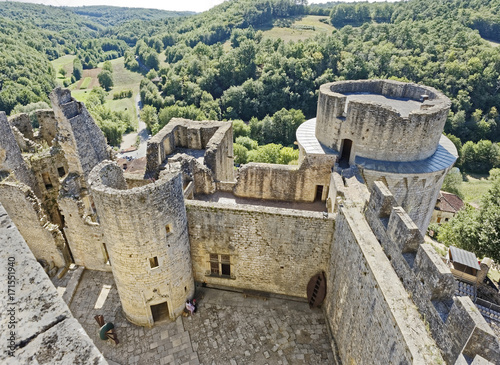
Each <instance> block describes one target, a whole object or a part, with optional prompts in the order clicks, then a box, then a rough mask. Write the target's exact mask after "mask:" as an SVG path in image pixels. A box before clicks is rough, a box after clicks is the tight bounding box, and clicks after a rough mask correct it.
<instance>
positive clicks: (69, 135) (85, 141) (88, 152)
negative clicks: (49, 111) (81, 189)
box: [50, 88, 112, 180]
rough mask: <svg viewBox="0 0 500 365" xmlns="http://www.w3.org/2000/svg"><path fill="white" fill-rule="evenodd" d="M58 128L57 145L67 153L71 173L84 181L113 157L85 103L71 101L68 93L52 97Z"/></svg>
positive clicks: (60, 91) (62, 91)
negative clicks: (95, 169) (79, 176)
mask: <svg viewBox="0 0 500 365" xmlns="http://www.w3.org/2000/svg"><path fill="white" fill-rule="evenodd" d="M50 100H51V102H52V106H53V108H54V115H55V117H56V119H57V125H58V142H59V143H60V145H61V147H62V148H63V150H64V153H65V156H66V159H67V161H68V168H69V172H74V173H78V174H80V175H82V177H83V178H84V180H86V178H87V177H88V174H89V173H90V171H91V170H92V168H93V167H94V166H95V165H97V164H98V163H99V162H101V161H103V160H106V159H109V158H111V157H112V155H111V150H110V149H109V148H108V145H107V144H106V138H105V137H104V134H103V133H102V131H101V130H100V129H99V127H98V126H97V125H96V124H95V122H94V120H93V119H92V117H91V116H90V114H89V112H88V111H87V109H86V108H85V105H84V104H83V103H80V102H78V101H76V100H75V99H74V98H72V97H71V92H70V91H69V90H68V89H61V88H56V89H54V90H53V91H52V92H51V93H50Z"/></svg>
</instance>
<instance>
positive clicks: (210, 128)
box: [146, 118, 234, 181]
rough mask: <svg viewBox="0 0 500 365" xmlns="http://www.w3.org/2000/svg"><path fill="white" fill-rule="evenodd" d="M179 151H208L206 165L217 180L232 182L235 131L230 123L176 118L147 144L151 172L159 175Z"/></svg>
mask: <svg viewBox="0 0 500 365" xmlns="http://www.w3.org/2000/svg"><path fill="white" fill-rule="evenodd" d="M176 148H187V149H194V150H203V149H206V151H205V154H204V164H205V165H206V166H207V167H208V168H209V169H211V170H212V172H213V174H214V178H215V180H219V181H233V180H234V172H233V162H234V158H233V130H232V124H231V123H228V122H214V121H203V122H196V121H192V120H188V119H182V118H173V119H172V120H171V121H170V122H169V123H168V124H167V125H166V126H165V127H163V128H162V130H161V131H160V132H158V133H157V134H156V135H155V136H154V137H153V138H151V140H149V141H148V150H147V166H146V171H147V172H148V173H154V172H157V171H158V169H159V168H160V165H161V164H162V163H163V162H165V159H166V158H167V156H168V155H169V154H171V153H173V152H174V150H175V149H176Z"/></svg>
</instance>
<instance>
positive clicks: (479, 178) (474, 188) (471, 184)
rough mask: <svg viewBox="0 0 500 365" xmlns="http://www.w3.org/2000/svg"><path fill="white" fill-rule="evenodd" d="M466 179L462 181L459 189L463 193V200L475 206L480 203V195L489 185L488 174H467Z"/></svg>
mask: <svg viewBox="0 0 500 365" xmlns="http://www.w3.org/2000/svg"><path fill="white" fill-rule="evenodd" d="M466 179H467V181H464V182H463V183H462V186H461V190H462V192H463V193H464V200H465V202H466V203H469V204H471V205H473V206H475V207H478V206H479V205H480V204H481V198H482V196H483V195H484V194H485V193H486V192H487V191H488V189H489V188H490V187H491V185H492V184H491V181H490V180H488V175H467V177H466Z"/></svg>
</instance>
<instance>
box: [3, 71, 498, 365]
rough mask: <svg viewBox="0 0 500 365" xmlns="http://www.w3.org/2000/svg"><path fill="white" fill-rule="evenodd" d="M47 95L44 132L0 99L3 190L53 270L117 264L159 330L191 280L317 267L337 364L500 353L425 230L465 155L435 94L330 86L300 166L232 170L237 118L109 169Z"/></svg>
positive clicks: (454, 359) (489, 358) (179, 306)
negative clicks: (129, 169) (130, 170)
mask: <svg viewBox="0 0 500 365" xmlns="http://www.w3.org/2000/svg"><path fill="white" fill-rule="evenodd" d="M50 98H51V101H52V104H53V111H51V110H45V111H39V112H37V117H38V121H39V123H40V129H39V130H38V131H36V132H34V131H33V129H32V128H31V124H30V123H29V119H27V118H28V117H27V116H26V115H17V116H13V117H11V118H9V119H7V117H6V116H5V114H4V113H0V203H1V205H2V206H3V208H2V209H5V211H6V213H7V214H8V216H9V217H10V219H11V220H12V221H13V222H14V224H15V225H16V227H17V229H18V230H19V232H20V233H21V235H22V236H23V238H24V240H25V241H26V243H27V245H28V246H29V248H30V249H31V252H32V253H33V255H34V256H35V257H36V259H37V260H39V262H40V263H42V266H44V268H45V269H46V271H47V272H48V273H49V274H50V275H56V274H57V273H58V272H62V271H64V269H65V268H66V267H67V266H68V265H69V264H70V263H75V264H76V265H79V266H82V267H85V268H86V269H87V270H99V271H111V272H112V273H113V277H114V280H115V282H116V286H117V289H118V293H119V296H120V302H121V307H122V309H123V312H124V314H125V316H126V317H127V319H128V320H129V321H131V322H132V323H135V324H138V325H141V326H148V327H151V326H154V325H155V323H156V322H157V321H160V320H164V319H175V318H176V317H177V316H179V314H180V313H181V312H182V310H183V308H184V303H185V301H186V299H189V298H191V297H192V296H193V294H194V292H195V290H196V289H195V288H196V285H197V284H201V283H203V285H206V286H211V287H218V288H230V289H234V290H240V291H243V292H245V291H252V292H262V293H272V294H274V295H283V296H288V297H294V298H300V299H302V300H306V298H307V293H306V288H307V285H308V282H309V281H310V279H311V278H313V277H315V275H317V274H318V273H324V275H325V278H326V297H325V300H324V302H323V303H322V309H323V313H324V316H325V319H326V322H327V323H328V327H329V330H330V335H331V336H330V342H331V344H332V348H333V350H334V352H335V353H337V354H338V357H339V359H340V362H341V363H343V364H373V363H379V364H392V363H398V364H439V363H447V364H467V363H472V362H473V363H477V364H479V363H491V364H499V363H500V345H499V339H498V337H497V335H496V334H495V333H494V332H493V330H492V329H491V328H490V326H489V325H488V323H487V322H486V321H485V319H484V318H483V317H482V315H481V314H480V313H479V311H478V310H477V308H476V307H475V305H474V303H473V302H472V301H471V299H470V298H469V297H457V296H455V292H456V286H457V284H456V281H455V279H454V278H453V275H452V274H451V272H450V270H449V269H448V268H447V266H446V265H445V264H444V263H443V261H442V260H441V258H440V257H439V256H438V255H437V254H436V253H435V252H434V251H433V249H432V248H431V247H430V246H429V245H427V244H425V243H424V241H423V236H422V234H423V233H424V232H425V229H426V228H427V225H428V223H429V220H430V218H431V215H432V210H433V207H434V204H435V201H436V198H437V196H438V193H439V189H440V187H441V184H442V182H443V179H444V176H445V175H446V173H447V172H448V171H449V169H450V168H451V167H452V166H453V163H454V162H455V160H456V158H457V152H456V149H455V147H454V145H453V144H452V143H451V142H450V141H449V140H448V139H447V138H446V137H445V136H443V135H442V131H443V126H444V123H445V120H446V116H447V114H448V110H449V107H450V101H449V100H448V98H446V97H445V96H444V95H443V94H442V93H440V92H439V91H437V90H435V89H433V88H430V87H425V86H421V85H415V84H410V83H402V82H396V81H389V80H362V81H342V82H336V83H330V84H326V85H323V86H321V88H320V91H319V100H318V113H317V117H316V118H314V119H311V120H309V121H306V122H305V123H303V124H302V125H301V126H300V127H299V128H298V130H297V143H298V146H299V150H300V157H299V164H298V165H297V166H288V165H286V166H285V165H270V164H262V163H249V164H246V165H244V166H242V167H241V168H239V169H238V170H235V169H234V167H233V147H232V140H233V136H232V125H231V123H230V122H216V121H206V122H194V121H189V120H185V119H172V121H171V122H170V123H169V124H168V125H167V126H165V127H164V128H163V129H162V130H161V131H160V132H159V133H158V134H157V135H155V136H154V137H153V138H151V140H150V141H149V142H148V148H147V166H146V170H145V171H144V172H143V174H141V175H138V174H134V175H131V174H127V173H124V172H123V169H122V168H120V167H118V166H117V164H116V163H115V162H114V156H113V153H112V151H111V150H110V148H109V147H108V146H107V145H106V142H105V139H104V136H103V134H102V132H101V131H100V130H99V129H98V127H97V126H96V125H95V123H94V121H93V120H92V118H91V117H90V115H89V114H88V112H87V110H86V109H85V106H84V105H83V104H82V103H79V102H77V101H75V100H74V99H73V98H72V97H71V94H70V92H69V91H68V90H64V89H55V90H54V91H53V92H52V93H51V95H50ZM272 202H279V203H280V204H277V205H276V206H272V204H268V203H272ZM315 202H316V203H315ZM286 204H288V205H289V206H290V207H292V208H291V209H284V208H283V206H284V205H286ZM318 205H319V206H321V207H322V208H321V209H319V211H318V209H317V207H318ZM294 207H295V208H294ZM297 207H298V208H297ZM0 208H1V207H0ZM0 214H2V211H1V210H0ZM7 228H9V229H11V228H10V226H9V227H7ZM7 228H4V226H0V234H2V235H5V234H6V232H7ZM18 241H19V240H18ZM22 244H24V243H23V242H16V243H13V244H12V245H22ZM13 247H14V246H13ZM23 255H24V254H23ZM25 270H27V272H29V273H31V271H33V272H34V270H35V268H33V267H31V266H30V267H29V268H25ZM35 271H36V275H39V274H38V272H40V269H39V268H36V270H35ZM33 275H35V274H33ZM32 285H33V288H35V289H36V284H32ZM27 288H29V286H28V287H27ZM27 290H28V289H27ZM26 300H28V299H26ZM54 300H56V299H54ZM45 310H46V309H44V308H40V307H34V308H30V310H29V312H30V313H35V314H36V313H38V312H40V313H42V314H44V311H45ZM61 311H63V309H61ZM68 318H69V315H68ZM23 320H26V319H21V321H23ZM30 320H32V318H31V319H30ZM73 320H74V319H73ZM68 322H70V321H69V320H68ZM62 323H63V322H62ZM3 325H5V323H4V322H3ZM80 340H81V341H83V342H84V343H85V344H87V343H88V338H85V336H82V337H81V339H80ZM94 350H95V349H92V350H89V351H90V352H91V353H92V354H93V356H96V359H97V358H98V355H96V354H95V351H94ZM17 354H18V355H19V356H21V357H22V356H25V355H23V354H24V352H23V350H22V348H21V347H19V349H18V350H17ZM101 360H102V359H101ZM101 360H99V361H101ZM96 361H97V360H96ZM102 361H103V360H102Z"/></svg>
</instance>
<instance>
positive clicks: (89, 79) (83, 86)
mask: <svg viewBox="0 0 500 365" xmlns="http://www.w3.org/2000/svg"><path fill="white" fill-rule="evenodd" d="M91 82H92V77H86V78H84V79H83V80H82V82H81V83H80V89H87V88H88V87H89V85H90V83H91Z"/></svg>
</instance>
